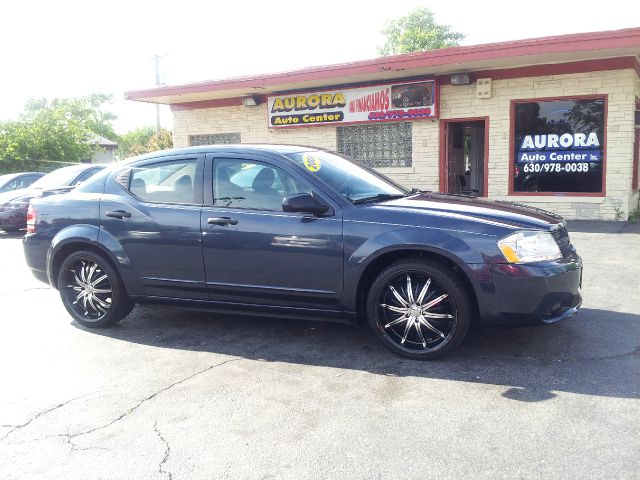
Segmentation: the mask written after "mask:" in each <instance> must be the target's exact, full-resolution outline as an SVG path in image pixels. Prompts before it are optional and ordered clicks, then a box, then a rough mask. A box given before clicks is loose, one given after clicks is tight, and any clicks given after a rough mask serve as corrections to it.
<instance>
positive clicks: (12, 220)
mask: <svg viewBox="0 0 640 480" xmlns="http://www.w3.org/2000/svg"><path fill="white" fill-rule="evenodd" d="M26 226H27V211H26V210H24V209H20V208H16V209H11V210H9V209H6V210H0V228H3V229H12V230H16V229H20V228H25V227H26Z"/></svg>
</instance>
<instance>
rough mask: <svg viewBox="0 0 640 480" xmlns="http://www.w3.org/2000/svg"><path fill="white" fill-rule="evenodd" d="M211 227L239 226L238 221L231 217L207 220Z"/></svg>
mask: <svg viewBox="0 0 640 480" xmlns="http://www.w3.org/2000/svg"><path fill="white" fill-rule="evenodd" d="M207 223H208V224H209V225H237V224H238V220H236V219H235V218H229V217H214V218H209V219H207Z"/></svg>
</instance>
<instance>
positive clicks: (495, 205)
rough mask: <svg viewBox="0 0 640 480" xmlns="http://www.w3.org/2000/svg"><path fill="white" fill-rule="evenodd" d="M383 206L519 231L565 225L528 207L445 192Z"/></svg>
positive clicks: (403, 199) (424, 193)
mask: <svg viewBox="0 0 640 480" xmlns="http://www.w3.org/2000/svg"><path fill="white" fill-rule="evenodd" d="M381 205H383V206H384V207H386V208H392V209H393V208H402V209H412V210H419V211H424V212H425V213H432V214H436V215H437V214H443V215H455V216H457V217H464V218H467V219H469V220H477V221H479V222H491V223H500V224H503V225H505V226H513V227H518V228H542V229H545V230H547V229H550V228H551V227H553V226H554V225H557V224H560V223H562V222H563V219H562V217H560V216H558V215H555V214H553V213H551V212H547V211H545V210H541V209H538V208H534V207H529V206H526V205H520V204H517V203H513V202H506V201H496V200H483V199H479V198H475V197H470V196H467V195H453V194H446V193H434V192H423V193H419V194H417V195H410V196H408V197H404V198H399V199H396V200H390V201H387V202H384V203H383V204H381Z"/></svg>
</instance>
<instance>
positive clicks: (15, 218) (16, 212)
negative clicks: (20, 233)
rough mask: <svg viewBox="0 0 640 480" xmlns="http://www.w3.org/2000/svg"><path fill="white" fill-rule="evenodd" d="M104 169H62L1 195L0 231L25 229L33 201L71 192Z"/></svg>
mask: <svg viewBox="0 0 640 480" xmlns="http://www.w3.org/2000/svg"><path fill="white" fill-rule="evenodd" d="M104 167H105V166H104V165H95V164H85V163H81V164H78V165H71V166H69V167H62V168H59V169H57V170H54V171H53V172H51V173H48V174H46V175H43V176H41V177H40V178H39V179H38V180H36V181H35V182H34V183H32V184H31V185H30V186H29V187H27V188H21V189H19V190H11V191H8V192H3V193H0V230H5V231H15V230H19V229H21V228H25V227H26V226H27V209H28V208H29V202H30V201H31V199H33V198H35V197H41V196H46V195H51V194H54V193H63V192H65V191H69V190H71V189H73V188H75V187H76V186H78V185H80V184H81V183H82V182H84V181H85V180H86V179H88V178H89V177H91V176H92V175H94V174H95V173H97V172H99V171H100V170H102V169H103V168H104Z"/></svg>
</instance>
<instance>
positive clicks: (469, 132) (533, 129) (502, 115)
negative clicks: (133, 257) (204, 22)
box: [126, 28, 640, 220]
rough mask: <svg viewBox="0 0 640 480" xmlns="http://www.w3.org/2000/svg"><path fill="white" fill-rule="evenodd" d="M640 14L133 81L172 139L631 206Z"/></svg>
mask: <svg viewBox="0 0 640 480" xmlns="http://www.w3.org/2000/svg"><path fill="white" fill-rule="evenodd" d="M639 57H640V28H633V29H625V30H617V31H607V32H597V33H584V34H574V35H563V36H556V37H545V38H537V39H531V40H521V41H513V42H501V43H493V44H485V45H475V46H465V47H456V48H449V49H442V50H435V51H427V52H420V53H413V54H405V55H397V56H391V57H382V58H376V59H373V60H366V61H360V62H354V63H347V64H337V65H328V66H321V67H312V68H306V69H302V70H296V71H291V72H285V73H276V74H265V75H255V76H250V77H242V78H233V79H225V80H214V81H207V82H201V83H193V84H187V85H177V86H162V87H157V88H153V89H148V90H137V91H130V92H127V94H126V96H127V98H128V99H130V100H137V101H144V102H152V103H161V104H169V105H171V109H172V111H173V115H174V145H175V146H178V147H180V146H188V145H201V144H209V143H240V142H242V143H287V144H300V145H311V146H316V147H322V148H327V149H331V150H336V151H339V152H342V153H344V154H347V155H349V156H351V157H353V158H355V159H357V160H359V161H362V162H364V163H366V164H369V165H370V166H372V167H374V168H376V169H378V170H379V171H381V172H382V173H384V174H386V175H388V176H389V177H391V178H393V179H394V180H396V181H398V182H399V183H401V184H403V185H405V186H408V187H417V188H420V189H423V190H439V191H443V192H450V193H466V194H472V195H477V196H481V197H488V198H490V199H498V200H509V201H516V202H520V203H526V204H530V205H534V206H536V207H540V208H544V209H547V210H551V211H554V212H557V213H560V214H561V215H563V216H565V217H566V218H582V219H608V220H613V219H626V218H627V216H628V215H629V212H630V211H632V210H633V209H634V208H636V207H637V205H638V170H639V166H638V150H639V148H640V146H639V143H640V140H639V132H640V129H639V127H640V125H638V123H639V122H640V119H639V118H638V110H640V61H639Z"/></svg>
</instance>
